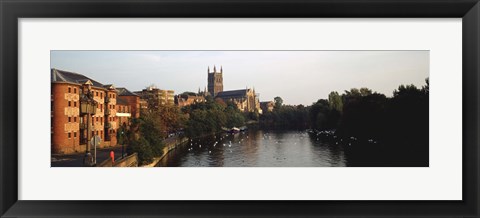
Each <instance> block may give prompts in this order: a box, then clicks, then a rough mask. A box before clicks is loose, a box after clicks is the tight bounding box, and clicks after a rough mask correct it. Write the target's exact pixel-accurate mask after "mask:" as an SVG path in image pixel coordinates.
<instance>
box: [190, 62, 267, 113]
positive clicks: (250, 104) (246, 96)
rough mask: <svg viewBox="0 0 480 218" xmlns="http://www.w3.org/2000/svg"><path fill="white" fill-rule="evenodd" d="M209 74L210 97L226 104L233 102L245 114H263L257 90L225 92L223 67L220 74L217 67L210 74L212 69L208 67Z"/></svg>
mask: <svg viewBox="0 0 480 218" xmlns="http://www.w3.org/2000/svg"><path fill="white" fill-rule="evenodd" d="M207 73H208V94H209V95H211V96H212V97H214V98H216V99H222V100H223V101H224V102H232V103H234V104H235V105H236V106H237V108H238V109H239V110H240V111H243V112H255V111H256V112H259V113H261V112H262V110H261V108H260V102H259V95H258V94H257V93H255V89H249V88H247V89H240V90H230V91H223V67H220V72H217V69H216V67H215V66H213V72H210V67H208V68H207ZM199 92H200V90H199Z"/></svg>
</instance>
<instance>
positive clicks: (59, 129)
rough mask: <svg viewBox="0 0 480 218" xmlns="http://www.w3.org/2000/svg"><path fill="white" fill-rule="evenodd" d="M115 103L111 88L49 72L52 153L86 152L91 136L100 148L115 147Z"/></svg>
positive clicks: (76, 77) (80, 77) (66, 73)
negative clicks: (96, 140) (97, 137)
mask: <svg viewBox="0 0 480 218" xmlns="http://www.w3.org/2000/svg"><path fill="white" fill-rule="evenodd" d="M116 99H117V90H116V89H115V87H113V86H112V85H103V84H101V83H99V82H97V81H95V80H93V79H91V78H88V77H86V76H84V75H81V74H78V73H73V72H67V71H63V70H58V69H51V136H52V137H51V139H52V141H51V148H52V153H73V152H85V151H86V149H87V143H88V141H90V139H91V138H92V137H93V136H94V135H98V136H99V137H100V138H101V140H102V142H101V144H100V147H109V146H115V145H116V144H117V138H116V131H117V129H118V124H117V123H118V118H117V117H116V110H117V108H116ZM90 147H91V146H88V148H89V149H90Z"/></svg>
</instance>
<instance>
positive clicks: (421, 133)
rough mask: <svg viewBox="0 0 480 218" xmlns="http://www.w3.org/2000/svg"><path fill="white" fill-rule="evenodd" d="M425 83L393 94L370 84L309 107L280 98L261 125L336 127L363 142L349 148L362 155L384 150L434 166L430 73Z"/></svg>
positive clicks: (343, 137) (342, 134)
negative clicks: (430, 146)
mask: <svg viewBox="0 0 480 218" xmlns="http://www.w3.org/2000/svg"><path fill="white" fill-rule="evenodd" d="M425 82H426V83H425V85H424V86H422V87H420V88H418V87H416V86H415V85H400V86H399V87H398V89H395V90H394V91H393V96H392V97H386V96H385V95H384V94H381V93H377V92H374V91H372V90H371V89H368V88H359V89H358V88H352V89H350V90H346V91H345V92H344V93H342V94H339V93H338V92H335V91H333V92H331V93H330V94H329V95H328V99H319V100H318V101H317V102H315V103H313V104H312V105H309V106H303V105H297V106H292V105H284V104H283V100H282V99H281V98H280V97H276V98H275V99H274V102H275V105H274V109H273V111H271V112H266V113H263V114H262V115H260V124H261V125H262V126H264V127H269V128H311V129H313V130H315V131H326V130H334V132H335V135H334V137H335V138H337V137H338V138H337V139H338V140H340V139H341V140H342V141H343V142H345V141H350V140H351V139H354V140H355V144H357V146H355V147H353V148H350V147H348V148H347V150H346V152H352V153H355V154H356V155H357V156H360V155H365V154H366V153H369V154H372V153H373V154H374V155H379V154H378V153H382V152H383V153H382V154H381V155H385V153H389V154H390V155H387V156H388V157H395V158H398V160H399V161H400V160H405V159H408V162H409V163H412V165H425V164H427V165H428V150H429V149H428V143H429V80H428V78H427V79H426V80H425ZM316 137H317V136H316ZM368 142H370V143H368ZM372 142H375V143H372ZM377 142H378V143H377ZM350 144H351V143H350V142H349V145H350ZM380 146H383V147H380ZM353 157H355V155H353ZM359 159H361V160H362V161H363V160H365V159H366V158H365V157H364V158H363V159H362V158H359Z"/></svg>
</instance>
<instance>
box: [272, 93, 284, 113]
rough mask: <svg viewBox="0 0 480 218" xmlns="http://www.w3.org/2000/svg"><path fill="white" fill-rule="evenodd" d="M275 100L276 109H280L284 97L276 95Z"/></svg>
mask: <svg viewBox="0 0 480 218" xmlns="http://www.w3.org/2000/svg"><path fill="white" fill-rule="evenodd" d="M273 101H274V102H275V106H274V109H277V110H278V109H280V107H282V105H283V99H282V98H281V97H279V96H277V97H275V98H274V99H273Z"/></svg>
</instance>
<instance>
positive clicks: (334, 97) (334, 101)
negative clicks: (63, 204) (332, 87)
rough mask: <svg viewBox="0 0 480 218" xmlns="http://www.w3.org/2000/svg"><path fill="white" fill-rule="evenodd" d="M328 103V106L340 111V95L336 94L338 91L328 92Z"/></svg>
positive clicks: (341, 104) (341, 106) (341, 107)
mask: <svg viewBox="0 0 480 218" xmlns="http://www.w3.org/2000/svg"><path fill="white" fill-rule="evenodd" d="M328 103H329V105H330V108H332V109H335V110H337V111H339V112H342V110H343V102H342V97H341V96H340V95H339V94H338V92H330V94H329V95H328Z"/></svg>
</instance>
